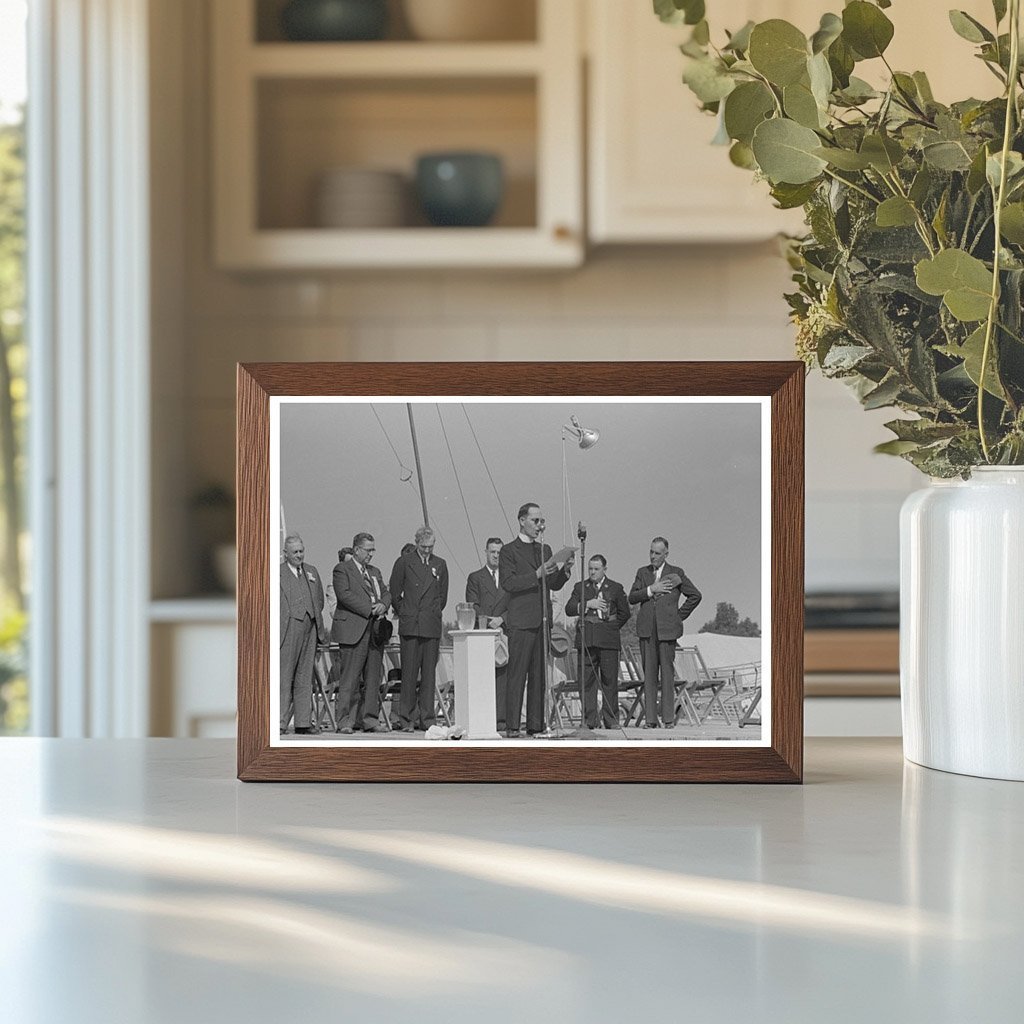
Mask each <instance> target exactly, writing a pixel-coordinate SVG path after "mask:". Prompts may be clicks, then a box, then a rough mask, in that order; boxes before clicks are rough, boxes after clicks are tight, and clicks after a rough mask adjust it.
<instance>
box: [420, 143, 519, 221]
mask: <svg viewBox="0 0 1024 1024" xmlns="http://www.w3.org/2000/svg"><path fill="white" fill-rule="evenodd" d="M416 193H417V195H418V196H419V200H420V205H421V206H422V207H423V212H424V213H425V214H426V215H427V220H429V221H430V223H431V224H433V225H434V226H435V227H446V228H451V227H454V228H479V227H484V226H485V225H486V224H489V223H490V222H491V221H492V220H493V219H494V215H495V214H496V213H497V212H498V209H499V207H500V206H501V201H502V199H503V198H504V196H505V171H504V167H503V165H502V161H501V157H500V156H496V155H495V154H493V153H426V154H424V155H423V156H421V157H420V158H419V160H417V162H416Z"/></svg>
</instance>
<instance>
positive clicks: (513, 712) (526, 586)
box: [498, 501, 573, 739]
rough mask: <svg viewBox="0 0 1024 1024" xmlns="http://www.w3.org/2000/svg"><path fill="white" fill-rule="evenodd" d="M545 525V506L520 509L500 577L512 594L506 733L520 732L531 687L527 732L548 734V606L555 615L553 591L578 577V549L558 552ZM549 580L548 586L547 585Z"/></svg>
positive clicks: (508, 620)
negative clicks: (516, 530) (547, 539)
mask: <svg viewBox="0 0 1024 1024" xmlns="http://www.w3.org/2000/svg"><path fill="white" fill-rule="evenodd" d="M543 529H544V517H543V516H542V515H541V510H540V506H539V505H537V504H535V503H534V502H532V501H531V502H526V503H525V504H524V505H522V506H521V507H520V509H519V536H518V537H516V539H515V540H513V541H510V542H509V543H508V544H506V545H505V546H504V547H503V548H502V549H501V555H500V556H499V559H498V578H499V579H500V580H501V587H502V589H503V590H504V591H505V592H506V593H507V594H508V595H509V599H508V608H507V610H506V612H505V622H506V624H507V626H508V684H507V687H506V700H507V704H506V714H505V724H506V726H507V727H508V731H507V733H506V735H507V736H508V737H509V738H512V739H514V738H515V737H517V736H518V735H519V724H520V722H521V721H522V716H523V688H524V686H525V687H526V732H527V734H528V735H530V736H535V735H537V734H538V733H541V732H544V725H545V723H544V657H545V651H544V641H543V637H542V636H541V633H542V627H543V623H544V615H545V607H546V609H547V617H548V621H549V622H550V619H551V596H550V591H553V590H561V589H562V587H564V586H565V585H566V583H568V582H569V579H570V578H571V576H572V563H573V549H572V548H563V549H562V550H561V551H559V552H558V556H557V557H556V556H553V555H552V552H551V548H550V547H549V546H548V545H547V544H543V543H541V542H540V541H539V539H538V538H539V537H540V535H541V534H542V533H543ZM544 579H546V582H547V590H546V591H545V590H544V589H543V587H542V582H541V581H542V580H544Z"/></svg>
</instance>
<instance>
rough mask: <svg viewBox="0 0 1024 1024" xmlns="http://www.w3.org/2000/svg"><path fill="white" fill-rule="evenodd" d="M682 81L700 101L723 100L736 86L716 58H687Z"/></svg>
mask: <svg viewBox="0 0 1024 1024" xmlns="http://www.w3.org/2000/svg"><path fill="white" fill-rule="evenodd" d="M683 81H684V82H685V83H686V84H687V85H688V86H689V87H690V90H691V92H693V94H694V95H695V96H696V97H697V99H699V100H700V101H701V103H716V102H717V101H719V100H724V99H725V97H726V96H728V95H729V93H731V92H732V91H733V89H735V88H736V82H735V81H734V80H733V79H732V78H731V77H730V75H729V73H728V72H727V71H725V70H724V69H723V68H722V66H721V64H719V63H718V61H716V60H689V61H687V64H686V68H685V70H684V71H683Z"/></svg>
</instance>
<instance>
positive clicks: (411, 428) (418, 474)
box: [405, 402, 430, 526]
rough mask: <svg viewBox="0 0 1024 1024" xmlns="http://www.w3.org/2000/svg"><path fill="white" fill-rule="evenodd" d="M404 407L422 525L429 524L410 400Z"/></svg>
mask: <svg viewBox="0 0 1024 1024" xmlns="http://www.w3.org/2000/svg"><path fill="white" fill-rule="evenodd" d="M405 407H406V409H407V410H408V412H409V433H410V434H412V454H413V457H414V458H415V459H416V479H417V480H418V481H419V485H420V504H421V505H422V506H423V525H424V526H430V518H429V516H428V515H427V492H426V491H425V490H424V488H423V467H422V465H420V446H419V442H418V441H417V440H416V421H415V420H414V419H413V418H412V402H406V403H405Z"/></svg>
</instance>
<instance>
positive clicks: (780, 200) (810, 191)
mask: <svg viewBox="0 0 1024 1024" xmlns="http://www.w3.org/2000/svg"><path fill="white" fill-rule="evenodd" d="M817 190H818V182H817V181H811V182H805V183H804V184H802V185H791V184H788V183H787V182H780V183H779V184H777V185H773V186H772V199H774V200H775V202H776V204H777V205H778V208H779V209H780V210H795V209H796V208H797V207H798V206H803V205H804V203H806V202H807V200H808V199H810V198H811V196H813V195H814V193H815V192H816V191H817Z"/></svg>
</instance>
